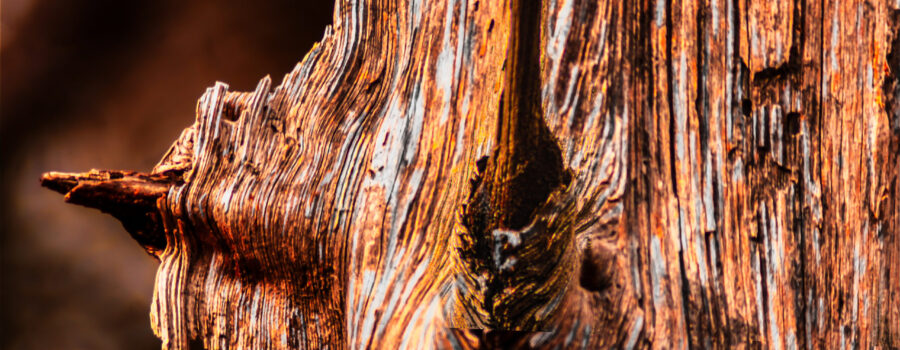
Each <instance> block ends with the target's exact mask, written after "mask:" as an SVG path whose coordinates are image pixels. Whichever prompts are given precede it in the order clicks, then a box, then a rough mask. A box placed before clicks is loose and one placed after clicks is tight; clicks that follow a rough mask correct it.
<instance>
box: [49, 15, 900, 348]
mask: <svg viewBox="0 0 900 350" xmlns="http://www.w3.org/2000/svg"><path fill="white" fill-rule="evenodd" d="M516 4H519V5H521V4H520V3H513V4H512V5H514V6H513V7H512V8H513V9H517V7H515V5H516ZM533 4H534V3H531V4H528V5H527V6H524V7H522V8H521V9H525V13H524V14H522V15H523V16H524V15H532V17H531V18H532V20H523V21H521V22H518V23H520V24H521V23H531V24H533V25H538V26H539V28H538V29H539V31H538V32H537V33H536V34H535V32H530V33H532V34H528V33H529V32H528V30H525V31H523V30H521V29H522V28H520V27H517V26H516V23H517V22H515V21H516V20H517V18H518V19H522V18H520V17H516V15H515V14H516V13H517V12H516V11H510V4H509V3H505V2H489V1H479V0H465V1H455V0H446V1H428V2H419V1H403V0H393V1H387V0H382V1H372V2H363V1H356V0H339V1H338V2H337V4H336V6H335V13H334V24H333V25H332V26H331V27H329V28H328V30H327V31H326V34H325V37H324V38H323V39H322V41H321V42H320V43H319V44H318V45H317V46H315V47H314V48H313V49H312V50H311V51H310V52H309V53H308V54H307V56H306V57H305V58H304V59H303V60H302V61H301V62H300V63H299V64H298V65H297V67H296V68H295V69H294V71H293V72H291V73H290V74H288V75H287V76H286V77H284V79H283V80H282V82H281V84H279V85H277V86H273V84H272V82H271V80H270V79H269V78H268V77H267V78H265V79H263V80H262V81H260V83H259V85H258V87H257V89H256V90H255V91H253V92H232V91H229V89H228V87H227V85H225V84H221V83H218V84H216V85H215V86H214V87H211V88H209V89H208V90H207V92H206V94H204V95H203V97H202V98H201V99H200V101H199V102H198V105H197V121H196V123H195V124H194V125H193V126H191V127H189V128H187V129H186V130H185V131H184V132H183V133H182V135H181V136H180V137H179V138H178V140H176V142H175V143H174V144H173V146H172V148H171V149H170V150H169V152H167V153H166V155H165V156H164V158H163V160H162V161H161V162H160V164H158V165H157V167H156V168H154V169H153V171H152V172H151V173H150V174H140V173H132V172H92V173H86V174H80V175H79V174H59V173H48V174H47V175H45V177H44V179H43V182H44V184H45V185H47V186H48V187H51V188H52V189H54V190H57V191H60V192H62V193H67V199H68V200H70V201H72V202H74V203H77V204H83V205H88V206H93V207H97V208H100V209H101V210H104V211H107V212H110V213H112V214H113V215H116V212H119V213H126V214H127V215H126V214H120V215H118V216H117V217H119V218H120V219H121V220H123V223H125V227H126V229H127V230H128V231H129V232H131V233H132V235H133V236H134V237H135V238H136V239H138V241H139V242H140V243H141V244H142V245H143V246H145V247H147V248H148V251H149V252H150V253H151V254H153V255H154V256H157V257H158V258H159V259H160V268H159V272H158V274H157V281H156V293H155V297H154V302H153V305H152V306H151V318H152V325H153V329H154V331H155V332H156V334H157V335H158V336H159V337H160V338H162V340H163V347H164V348H176V349H178V348H188V347H189V346H192V344H199V343H202V344H203V346H205V347H207V348H240V347H259V348H324V347H325V346H328V347H330V348H398V347H399V348H430V347H434V348H478V347H498V346H508V347H534V348H554V347H557V346H558V347H562V348H609V347H615V348H625V349H631V348H687V347H691V348H697V347H699V348H709V347H715V348H724V347H752V348H757V347H767V348H787V349H793V348H823V347H824V348H837V347H843V346H850V347H861V348H879V347H880V348H895V347H900V237H898V233H900V203H898V200H900V189H898V187H900V161H898V156H900V101H898V98H900V87H898V85H900V84H898V79H897V77H898V76H900V44H898V43H900V36H898V35H897V34H898V33H897V30H898V28H900V10H898V9H900V4H896V3H894V2H888V1H847V2H837V1H815V2H814V1H802V0H797V1H783V2H776V1H755V2H754V1H740V0H737V1H724V0H723V1H719V0H707V1H693V0H688V1H680V2H676V1H649V0H647V1H639V2H635V3H621V2H617V1H587V0H547V1H543V2H542V5H541V6H542V11H541V13H540V14H539V16H538V15H537V14H536V13H535V12H534V11H536V9H535V8H531V9H529V6H531V7H536V6H534V5H533ZM529 11H530V12H529ZM515 28H519V29H515ZM525 29H528V28H525ZM531 29H534V28H531ZM512 33H519V35H525V36H527V35H532V37H530V38H529V39H528V40H523V38H521V37H515V36H513V37H511V36H510V35H511V34H512ZM522 33H524V34H522ZM516 40H518V41H516ZM510 43H512V45H510ZM516 43H518V44H523V43H524V45H521V46H520V49H519V50H510V51H507V47H508V46H509V47H517V46H516V45H515V44H516ZM529 50H534V51H531V52H532V55H539V56H540V57H539V58H534V59H533V60H532V59H528V58H522V61H520V60H518V59H515V58H513V59H512V60H511V57H513V54H514V53H516V52H526V51H529ZM521 57H526V56H521ZM528 57H534V56H528ZM522 62H525V63H522ZM519 63H522V65H519ZM529 64H531V66H530V67H532V68H528V69H521V70H519V69H517V68H515V67H523V66H528V65H529ZM505 69H506V70H505ZM515 72H518V73H519V74H518V75H516V74H512V73H515ZM517 79H518V80H517ZM517 84H519V85H517ZM529 84H530V85H529ZM529 86H530V87H529ZM511 91H515V95H512V96H507V95H505V94H510V93H511ZM523 97H526V98H523ZM529 97H530V98H529ZM536 99H537V100H539V101H535V100H536ZM501 101H502V102H501ZM536 102H539V103H536ZM504 103H505V105H504ZM512 104H515V106H516V108H513V107H512ZM535 109H537V110H539V112H535ZM516 110H519V112H516ZM522 110H525V112H521V111H522ZM520 112H521V113H524V114H521V115H525V117H522V118H526V119H521V120H519V119H516V118H518V117H514V116H516V115H520V114H516V113H520ZM536 116H537V117H536ZM541 116H542V117H541ZM510 118H511V119H510ZM528 118H531V119H528ZM509 120H513V121H516V120H519V122H521V123H525V124H521V125H526V124H527V123H531V124H528V125H533V127H528V126H523V127H522V129H517V128H515V127H513V128H512V129H510V126H511V125H518V124H514V123H513V124H510V123H506V124H504V121H509ZM504 125H506V126H507V128H506V129H504ZM504 130H507V131H510V130H512V131H511V132H506V131H504ZM517 130H524V131H522V132H518V131H517ZM523 135H524V136H523ZM542 135H543V136H542ZM548 140H549V141H548ZM547 142H552V144H548V143H547ZM513 144H515V145H525V146H521V147H518V148H516V147H512V149H510V147H506V146H504V145H507V146H508V145H513ZM504 147H506V148H504ZM557 148H558V150H557ZM496 150H500V151H496ZM548 150H549V151H548ZM497 152H499V154H498V153H497ZM517 152H521V153H517ZM544 153H547V154H549V155H548V156H546V157H544V156H541V155H540V154H544ZM517 154H518V155H517ZM485 157H486V158H485ZM504 157H507V158H508V159H512V160H503V158H504ZM516 157H519V158H516ZM556 157H558V158H559V161H560V162H561V164H560V166H561V168H560V169H558V171H562V172H564V173H565V174H566V175H559V176H562V178H564V180H559V179H556V177H555V176H557V175H552V176H550V175H548V176H549V177H547V179H551V180H546V181H544V180H541V181H537V182H536V183H537V184H539V185H538V186H537V187H534V185H529V186H530V187H529V186H524V188H525V190H522V189H519V188H522V187H523V186H520V185H516V183H515V181H517V180H514V179H515V178H516V177H517V176H520V175H521V174H519V172H521V173H522V174H525V175H522V176H524V178H527V177H528V176H533V174H535V172H540V171H547V170H546V169H547V167H538V169H537V170H535V169H533V168H530V167H529V166H528V164H529V163H528V161H527V160H528V159H555V158H556ZM522 159H525V161H523V160H522ZM554 162H555V161H554ZM504 164H506V165H504ZM550 168H553V167H550ZM498 169H500V170H498ZM504 169H505V170H504ZM549 173H554V174H556V173H557V170H552V171H549ZM498 174H500V175H498ZM510 179H513V180H510ZM552 179H556V180H552ZM142 181H143V182H142ZM523 181H524V180H523ZM483 183H492V184H494V185H491V186H494V187H485V188H486V189H485V190H478V188H479V187H478V186H479V184H483ZM540 184H545V185H546V186H547V187H546V188H543V187H541V186H543V185H540ZM498 186H499V187H498ZM503 186H507V187H503ZM517 186H518V187H517ZM498 188H500V190H497V189H498ZM504 188H505V189H504ZM85 189H87V190H88V191H90V190H91V189H97V191H101V192H97V193H100V195H103V193H110V195H109V196H110V197H112V198H114V199H115V200H111V201H107V202H105V203H104V202H102V201H97V200H96V199H95V198H94V197H90V196H86V194H89V193H88V192H85V191H86V190H85ZM531 189H533V190H534V192H533V193H532V192H527V190H531ZM102 191H107V192H102ZM498 191H499V192H498ZM479 193H482V194H479ZM485 193H488V194H489V195H488V194H485ZM494 193H499V194H497V195H495V194H494ZM517 194H518V195H519V196H517ZM128 195H131V196H133V197H134V198H135V199H134V200H133V201H132V202H128V201H127V200H124V199H122V198H127V197H128ZM73 198H74V199H73ZM79 198H80V199H79ZM521 198H529V199H528V200H522V199H521ZM76 199H77V200H76ZM151 201H152V203H155V206H153V205H148V203H151ZM123 203H124V204H127V205H124V206H121V207H120V206H117V205H122V204H123ZM129 203H130V204H129ZM485 203H487V204H485ZM463 205H466V206H465V207H463ZM477 205H483V206H482V207H481V208H482V209H477V208H476V209H473V208H475V207H476V206H477ZM518 206H522V207H521V208H520V207H518ZM484 208H487V209H484ZM516 208H519V209H522V208H524V209H522V212H524V213H525V214H521V213H519V212H518V211H516V212H513V209H516ZM516 210H518V209H516ZM136 212H137V214H135V213H136ZM142 215H143V216H142ZM479 215H481V216H479ZM121 216H126V217H127V218H126V219H122V218H121ZM523 217H524V219H523ZM141 218H143V219H141ZM479 218H480V219H479ZM141 220H144V221H141ZM154 232H155V233H156V237H157V239H155V240H154V239H153V233H154ZM161 237H164V238H162V240H163V241H164V242H165V243H164V244H162V243H160V242H161V241H160V238H161ZM148 242H149V243H148ZM483 327H492V328H497V329H494V330H478V329H476V328H483Z"/></svg>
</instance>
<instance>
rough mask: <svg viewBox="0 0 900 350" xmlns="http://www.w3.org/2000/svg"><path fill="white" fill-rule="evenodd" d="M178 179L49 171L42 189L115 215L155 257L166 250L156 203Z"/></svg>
mask: <svg viewBox="0 0 900 350" xmlns="http://www.w3.org/2000/svg"><path fill="white" fill-rule="evenodd" d="M178 181H180V180H179V179H176V178H172V177H163V176H158V175H148V174H143V173H137V172H130V171H106V170H91V171H90V172H86V173H59V172H49V173H45V174H44V175H43V176H41V186H44V187H47V188H49V189H51V190H54V191H56V192H59V193H61V194H65V201H66V202H67V203H72V204H78V205H83V206H85V207H89V208H96V209H100V211H102V212H104V213H108V214H110V215H112V216H114V217H115V218H116V219H119V221H121V222H122V225H123V226H124V227H125V229H126V230H128V232H129V233H130V234H131V236H132V237H133V238H134V239H135V240H137V241H138V243H139V244H140V245H141V246H143V247H144V248H145V249H147V251H148V252H149V253H150V254H152V255H154V256H156V255H158V254H159V253H160V252H162V250H163V249H165V247H166V236H165V232H164V231H163V225H162V222H161V221H160V214H159V208H158V207H157V201H158V200H159V199H160V198H162V197H163V196H165V195H166V193H168V191H169V188H171V187H172V186H173V185H174V184H175V183H176V182H178Z"/></svg>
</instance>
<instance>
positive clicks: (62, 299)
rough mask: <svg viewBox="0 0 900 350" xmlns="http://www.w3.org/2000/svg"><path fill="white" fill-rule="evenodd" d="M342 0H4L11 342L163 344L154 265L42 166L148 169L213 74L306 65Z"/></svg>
mask: <svg viewBox="0 0 900 350" xmlns="http://www.w3.org/2000/svg"><path fill="white" fill-rule="evenodd" d="M332 6H333V5H332V1H330V0H325V1H289V0H274V1H273V0H265V1H253V2H251V1H238V0H225V1H221V0H217V1H212V0H210V1H193V2H190V1H174V0H156V1H121V0H84V1H55V0H2V2H0V229H2V231H0V264H2V267H0V315H2V316H0V317H2V319H0V326H2V328H0V348H2V349H126V348H127V349H158V348H159V346H160V343H159V340H157V339H156V337H155V336H154V335H153V333H152V331H151V329H150V318H149V313H150V300H151V297H152V292H153V282H154V278H155V274H156V268H157V261H156V260H155V259H153V258H151V257H150V256H149V255H147V254H146V253H144V251H143V250H142V249H141V248H140V247H139V246H138V245H137V244H136V243H134V242H133V241H132V240H131V238H130V237H129V236H128V234H127V233H126V232H125V230H124V229H123V228H122V227H121V225H120V224H119V223H118V221H116V220H115V219H113V218H112V217H110V216H106V215H104V214H101V213H100V212H99V211H95V210H92V209H86V208H82V207H76V206H73V205H68V204H65V203H63V198H62V196H60V195H59V194H56V193H54V192H52V191H49V190H46V189H43V188H41V187H40V186H39V184H38V179H39V177H40V174H41V173H43V172H45V171H51V170H55V171H87V170H89V169H91V168H97V169H130V170H141V171H149V170H150V169H151V168H152V167H153V165H154V164H156V162H157V161H158V160H159V159H160V158H161V157H162V155H163V153H164V152H165V151H166V150H167V149H168V147H169V145H170V144H171V143H172V141H174V140H175V138H176V137H178V135H179V134H180V133H181V130H182V129H183V128H185V127H187V126H189V125H190V124H191V123H193V121H194V109H195V106H196V101H197V99H198V98H199V97H200V95H201V94H202V93H203V91H204V89H205V88H206V87H208V86H211V85H212V84H213V83H214V82H215V81H216V80H219V81H224V82H226V83H228V84H229V85H230V86H231V89H232V90H252V89H253V88H254V87H255V86H256V83H257V82H258V81H259V79H261V78H262V77H263V76H265V75H266V74H269V75H271V76H272V80H273V82H276V83H278V82H280V81H281V78H282V76H283V75H284V74H285V73H287V72H289V71H290V70H291V69H293V67H294V65H295V64H296V63H297V62H299V61H300V59H302V58H303V56H304V55H305V54H306V52H307V51H308V50H309V48H310V47H311V46H312V44H313V43H314V42H315V41H318V40H320V39H321V37H322V35H323V33H324V30H325V26H326V25H328V24H330V23H331V20H332V11H333V9H332Z"/></svg>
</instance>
